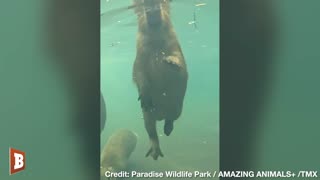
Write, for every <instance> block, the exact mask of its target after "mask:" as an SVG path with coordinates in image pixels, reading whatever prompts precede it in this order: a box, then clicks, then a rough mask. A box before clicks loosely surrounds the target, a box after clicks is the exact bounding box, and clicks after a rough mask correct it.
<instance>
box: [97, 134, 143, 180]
mask: <svg viewBox="0 0 320 180" xmlns="http://www.w3.org/2000/svg"><path fill="white" fill-rule="evenodd" d="M136 144H137V135H136V134H135V133H133V132H132V131H130V130H127V129H120V130H117V131H116V132H115V133H113V134H112V136H111V137H110V138H109V140H108V142H107V144H106V145H105V146H104V148H103V150H102V152H101V164H100V176H101V177H105V173H106V171H110V172H120V171H123V170H125V169H126V166H127V162H128V159H129V157H130V155H131V153H132V152H133V151H134V149H135V147H136Z"/></svg>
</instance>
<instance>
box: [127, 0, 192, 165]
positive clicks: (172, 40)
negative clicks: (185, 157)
mask: <svg viewBox="0 0 320 180" xmlns="http://www.w3.org/2000/svg"><path fill="white" fill-rule="evenodd" d="M134 2H135V4H136V8H135V12H136V14H137V16H138V26H139V29H138V34H137V55H136V59H135V63H134V68H133V80H134V82H135V83H136V85H137V88H138V92H139V100H140V101H141V107H142V110H143V114H144V121H145V127H146V130H147V132H148V134H149V138H150V141H151V148H150V150H149V152H148V153H147V155H146V156H149V155H151V156H152V157H153V158H154V159H157V158H158V156H163V154H162V152H161V150H160V145H159V140H158V136H157V131H156V120H163V119H164V120H165V127H164V132H165V134H166V135H170V133H171V131H172V130H173V121H175V120H176V119H178V118H179V116H180V114H181V111H182V107H183V99H184V96H185V92H186V88H187V79H188V73H187V68H186V64H185V61H184V57H183V54H182V51H181V47H180V44H179V42H178V39H177V37H176V33H175V31H174V28H173V26H172V23H171V21H170V11H169V1H165V0H148V1H145V2H148V3H145V2H144V1H143V0H135V1H134Z"/></svg>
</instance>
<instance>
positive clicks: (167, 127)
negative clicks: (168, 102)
mask: <svg viewBox="0 0 320 180" xmlns="http://www.w3.org/2000/svg"><path fill="white" fill-rule="evenodd" d="M172 130H173V121H165V123H164V134H165V135H167V136H169V135H170V134H171V132H172Z"/></svg>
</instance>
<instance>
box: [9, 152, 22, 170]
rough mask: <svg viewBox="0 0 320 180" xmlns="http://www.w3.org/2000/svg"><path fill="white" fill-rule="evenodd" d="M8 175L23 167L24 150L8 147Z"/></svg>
mask: <svg viewBox="0 0 320 180" xmlns="http://www.w3.org/2000/svg"><path fill="white" fill-rule="evenodd" d="M9 153H10V175H11V174H14V173H17V172H19V171H22V170H24V169H25V167H26V166H25V164H26V163H25V162H26V160H25V159H26V157H25V152H23V151H19V150H17V149H13V148H10V149H9Z"/></svg>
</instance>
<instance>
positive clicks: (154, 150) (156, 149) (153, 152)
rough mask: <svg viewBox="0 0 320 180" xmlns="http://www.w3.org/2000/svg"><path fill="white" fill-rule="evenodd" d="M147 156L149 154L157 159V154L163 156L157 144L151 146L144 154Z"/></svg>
mask: <svg viewBox="0 0 320 180" xmlns="http://www.w3.org/2000/svg"><path fill="white" fill-rule="evenodd" d="M148 156H151V157H152V158H153V159H154V160H157V159H158V157H159V156H161V157H163V154H162V152H161V149H160V147H159V146H151V148H150V149H149V151H148V152H147V154H146V157H148Z"/></svg>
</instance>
